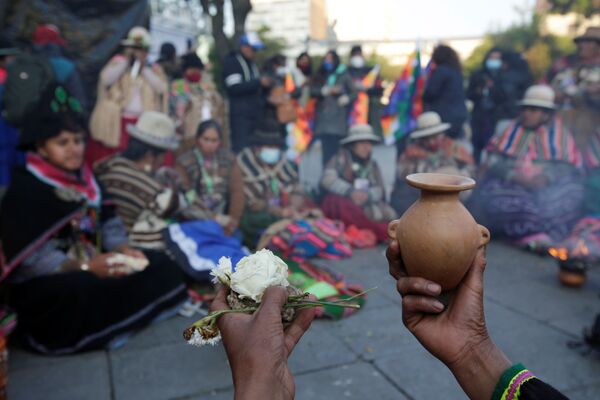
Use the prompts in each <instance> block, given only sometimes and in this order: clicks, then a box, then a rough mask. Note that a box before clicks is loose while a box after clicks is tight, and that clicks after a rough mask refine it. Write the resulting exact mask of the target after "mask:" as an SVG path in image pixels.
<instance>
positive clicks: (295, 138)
mask: <svg viewBox="0 0 600 400" xmlns="http://www.w3.org/2000/svg"><path fill="white" fill-rule="evenodd" d="M284 86H285V90H286V92H287V93H288V94H290V95H291V94H292V93H293V92H294V91H295V90H296V84H295V82H294V77H293V76H292V73H291V72H288V73H287V74H286V76H285V82H284ZM292 102H293V103H294V107H295V108H296V115H297V117H296V121H294V122H290V123H289V124H287V126H286V129H287V132H288V135H287V138H286V143H287V145H288V150H287V156H288V159H290V160H293V161H296V162H298V161H299V157H300V155H301V154H302V153H304V152H305V151H306V149H307V148H308V145H309V144H310V141H311V140H312V137H313V131H312V125H313V121H314V115H315V104H316V101H315V100H314V99H310V100H308V101H307V103H306V104H305V105H304V107H302V105H301V104H300V102H299V101H298V100H297V99H292Z"/></svg>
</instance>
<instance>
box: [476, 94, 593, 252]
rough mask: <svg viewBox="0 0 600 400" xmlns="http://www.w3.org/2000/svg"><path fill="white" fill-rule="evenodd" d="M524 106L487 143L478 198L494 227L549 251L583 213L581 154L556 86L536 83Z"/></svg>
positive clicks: (525, 242) (524, 101)
mask: <svg viewBox="0 0 600 400" xmlns="http://www.w3.org/2000/svg"><path fill="white" fill-rule="evenodd" d="M520 107H521V112H520V115H519V117H518V119H516V120H515V121H513V122H512V123H511V124H510V125H509V126H508V128H507V129H506V130H503V131H500V132H498V133H497V134H496V135H495V136H494V137H492V140H491V141H490V143H489V144H488V146H487V149H486V153H487V154H485V155H484V159H483V162H482V167H483V171H482V178H481V183H480V185H479V188H478V190H477V193H476V199H477V201H478V207H479V208H480V209H481V212H482V214H483V215H482V217H483V218H484V220H485V222H484V223H485V224H486V226H488V227H489V228H490V230H493V231H495V232H497V233H500V234H502V235H504V236H506V237H508V238H509V239H512V240H514V241H516V243H517V244H519V245H523V246H526V247H528V248H531V249H533V250H536V251H537V250H540V251H544V250H545V248H546V247H547V246H548V245H549V244H552V243H554V242H555V241H557V240H561V239H562V238H564V237H565V236H566V235H567V234H568V233H569V231H570V229H571V228H572V227H573V225H574V224H575V222H576V221H577V219H579V217H580V216H581V212H582V202H583V196H584V194H583V182H582V171H581V164H582V162H581V155H580V153H579V151H578V150H577V148H576V146H575V141H574V139H573V137H572V135H571V133H570V132H569V131H568V129H567V128H566V127H565V126H564V125H563V124H562V121H561V120H560V119H559V118H558V117H556V116H555V115H554V109H555V105H554V92H553V91H552V89H551V88H550V87H548V86H532V87H530V88H529V89H528V90H527V92H526V93H525V98H524V99H523V101H521V102H520Z"/></svg>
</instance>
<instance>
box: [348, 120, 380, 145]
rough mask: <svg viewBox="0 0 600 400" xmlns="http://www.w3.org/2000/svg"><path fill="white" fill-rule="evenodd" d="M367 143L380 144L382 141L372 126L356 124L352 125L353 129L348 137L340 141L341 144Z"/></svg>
mask: <svg viewBox="0 0 600 400" xmlns="http://www.w3.org/2000/svg"><path fill="white" fill-rule="evenodd" d="M365 141H368V142H376V143H379V142H380V141H381V139H380V138H379V136H377V135H376V134H375V133H374V132H373V128H371V125H368V124H356V125H352V127H351V128H350V130H349V131H348V136H347V137H345V138H344V139H342V140H340V144H348V143H354V142H365Z"/></svg>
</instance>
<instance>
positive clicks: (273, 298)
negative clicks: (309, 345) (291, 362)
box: [211, 287, 315, 399]
mask: <svg viewBox="0 0 600 400" xmlns="http://www.w3.org/2000/svg"><path fill="white" fill-rule="evenodd" d="M227 292H228V290H227V288H223V289H221V290H220V291H219V293H218V294H217V297H216V298H215V300H214V301H213V303H212V306H211V311H212V312H218V311H223V310H229V306H228V304H227V300H226V298H227ZM287 300H288V294H287V291H286V290H285V289H284V288H282V287H269V288H268V289H267V290H266V291H265V292H264V295H263V296H262V302H261V304H260V307H259V308H258V310H257V311H256V312H255V313H254V314H251V315H248V314H240V313H229V314H224V315H223V316H222V317H221V318H219V320H218V326H219V330H220V331H221V334H222V336H223V344H224V346H225V350H226V352H227V358H228V359H229V363H230V365H231V371H232V375H233V376H232V377H233V382H234V385H235V390H236V397H235V398H236V399H240V398H242V395H243V398H244V399H266V398H272V399H293V398H294V393H295V385H294V378H293V376H292V374H291V372H290V369H289V367H288V365H287V360H288V358H289V356H290V354H291V353H292V351H293V349H294V347H295V346H296V344H297V343H298V341H299V340H300V338H301V337H302V335H303V334H304V333H305V332H306V331H307V330H308V328H309V327H310V324H311V322H312V320H313V319H314V316H315V310H314V308H307V309H303V310H299V311H298V312H297V314H296V317H295V319H294V320H293V322H292V323H291V324H290V325H289V326H287V327H286V328H284V326H283V323H282V321H281V313H282V310H283V306H284V304H285V303H286V301H287Z"/></svg>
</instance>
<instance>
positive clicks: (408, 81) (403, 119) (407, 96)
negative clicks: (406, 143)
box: [381, 46, 425, 144]
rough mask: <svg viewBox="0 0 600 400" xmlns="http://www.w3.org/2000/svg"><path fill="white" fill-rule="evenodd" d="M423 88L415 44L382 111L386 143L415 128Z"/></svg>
mask: <svg viewBox="0 0 600 400" xmlns="http://www.w3.org/2000/svg"><path fill="white" fill-rule="evenodd" d="M424 88H425V76H424V74H423V71H422V69H421V51H420V49H419V46H417V49H416V51H415V53H413V54H412V55H411V56H410V57H409V58H408V60H407V62H406V65H405V67H404V69H403V70H402V73H401V75H400V78H398V80H397V81H396V83H395V84H394V88H393V90H392V92H391V94H390V98H389V102H388V105H387V106H386V108H385V109H384V111H383V116H382V118H381V125H382V127H383V134H384V142H385V143H386V144H393V143H394V142H396V141H397V140H400V139H402V138H403V137H404V136H405V135H407V134H408V133H409V132H411V131H412V130H413V129H414V128H415V126H416V118H417V117H418V116H419V115H420V114H421V113H422V112H423V90H424Z"/></svg>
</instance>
